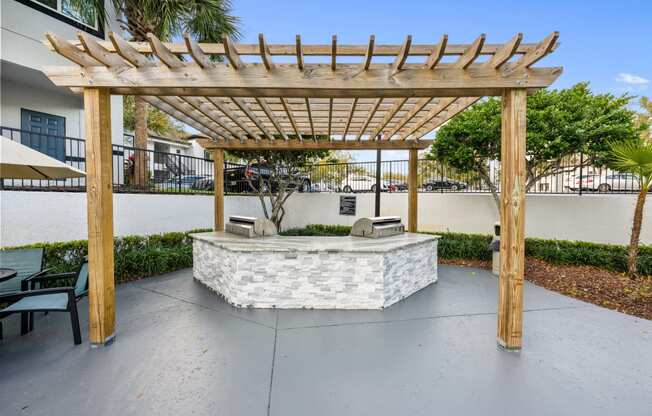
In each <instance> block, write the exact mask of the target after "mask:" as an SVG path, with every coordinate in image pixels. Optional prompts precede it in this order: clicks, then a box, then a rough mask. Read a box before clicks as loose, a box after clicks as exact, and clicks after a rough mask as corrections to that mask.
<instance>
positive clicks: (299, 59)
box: [270, 35, 303, 71]
mask: <svg viewBox="0 0 652 416" xmlns="http://www.w3.org/2000/svg"><path fill="white" fill-rule="evenodd" d="M295 48H296V55H297V67H298V68H299V70H300V71H303V47H302V46H301V35H297V37H296V44H295ZM270 53H271V51H270Z"/></svg>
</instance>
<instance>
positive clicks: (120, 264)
mask: <svg viewBox="0 0 652 416" xmlns="http://www.w3.org/2000/svg"><path fill="white" fill-rule="evenodd" d="M203 231H210V230H192V231H188V232H183V233H182V232H178V233H166V234H156V235H150V236H144V237H141V236H128V237H120V238H116V239H115V278H116V281H117V282H126V281H130V280H136V279H140V278H143V277H148V276H153V275H157V274H162V273H167V272H171V271H175V270H179V269H183V268H187V267H192V241H191V239H190V237H189V236H188V234H190V233H195V232H203ZM350 231H351V227H349V226H345V225H320V224H311V225H308V226H306V227H305V228H294V229H290V230H286V231H284V232H282V233H281V234H282V235H288V236H342V235H349V232H350ZM429 234H436V235H439V236H441V239H440V240H439V249H438V254H439V256H440V257H441V258H445V259H467V260H491V252H490V251H489V250H488V248H487V247H488V245H489V242H490V241H491V236H489V235H484V234H462V233H446V232H442V233H429ZM27 247H43V248H45V267H47V268H52V269H53V272H56V273H59V272H68V271H73V270H75V269H76V268H77V267H78V266H79V264H80V263H81V261H82V259H83V258H84V256H86V254H87V252H88V245H87V242H86V241H68V242H63V243H38V244H32V245H29V246H23V247H21V248H27ZM525 254H526V256H528V257H533V258H537V259H541V260H544V261H547V262H550V263H554V264H565V265H580V266H582V265H587V266H596V267H600V268H603V269H607V270H615V271H620V272H623V271H625V270H626V269H627V247H626V246H618V245H610V244H596V243H586V242H581V241H562V240H544V239H539V238H528V239H526V240H525ZM638 270H639V272H640V273H641V274H643V275H652V246H641V249H640V254H639V259H638Z"/></svg>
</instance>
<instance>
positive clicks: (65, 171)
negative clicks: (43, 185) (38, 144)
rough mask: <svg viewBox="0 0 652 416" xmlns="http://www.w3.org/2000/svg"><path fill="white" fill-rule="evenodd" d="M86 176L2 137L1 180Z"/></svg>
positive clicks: (0, 138) (0, 156)
mask: <svg viewBox="0 0 652 416" xmlns="http://www.w3.org/2000/svg"><path fill="white" fill-rule="evenodd" d="M83 176H86V174H85V173H84V172H83V171H81V170H79V169H75V168H73V167H72V166H68V165H66V164H65V163H63V162H60V161H58V160H57V159H54V158H51V157H50V156H48V155H45V154H43V153H41V152H38V151H36V150H34V149H31V148H29V147H27V146H23V145H22V144H20V143H18V142H15V141H13V140H10V139H8V138H6V137H4V136H0V179H63V178H81V177H83Z"/></svg>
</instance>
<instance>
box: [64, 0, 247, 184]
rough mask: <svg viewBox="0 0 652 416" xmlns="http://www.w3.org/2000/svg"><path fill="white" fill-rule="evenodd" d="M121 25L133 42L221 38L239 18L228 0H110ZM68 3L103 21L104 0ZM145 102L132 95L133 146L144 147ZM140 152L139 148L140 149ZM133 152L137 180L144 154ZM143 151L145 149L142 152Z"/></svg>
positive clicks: (233, 32) (143, 174)
mask: <svg viewBox="0 0 652 416" xmlns="http://www.w3.org/2000/svg"><path fill="white" fill-rule="evenodd" d="M112 2H113V7H114V9H115V12H116V14H117V16H118V22H120V24H121V27H122V29H123V30H125V31H126V32H127V33H128V34H129V35H130V36H131V40H133V41H136V42H145V41H147V33H149V32H151V33H153V34H155V35H156V36H157V37H158V38H159V39H161V40H163V41H170V40H172V39H173V38H175V37H179V36H181V35H182V34H183V33H188V34H190V35H191V36H192V37H194V38H195V39H197V40H198V41H199V42H221V38H222V35H229V36H231V37H232V38H236V39H237V38H238V37H239V36H240V33H239V30H238V24H239V19H238V18H237V17H235V16H232V15H231V3H230V1H229V0H184V1H179V0H112ZM70 5H71V6H72V7H73V8H75V9H76V10H79V11H80V12H83V13H85V14H88V13H92V14H93V15H94V16H97V18H98V23H99V24H100V25H103V24H104V23H105V22H106V19H107V10H106V9H105V7H104V0H90V1H89V0H71V1H70ZM147 111H148V108H147V103H146V102H145V101H144V100H142V99H141V98H140V97H139V96H136V97H135V123H134V124H135V126H134V136H135V137H134V139H135V140H134V147H136V148H142V149H146V148H147V137H148V128H147ZM139 153H140V152H139ZM139 153H136V158H135V159H136V160H135V165H136V166H135V171H136V178H138V179H137V180H139V181H140V180H143V181H145V182H143V183H141V185H144V184H145V183H146V178H147V176H148V175H147V163H146V159H145V155H140V154H139ZM142 153H145V152H142Z"/></svg>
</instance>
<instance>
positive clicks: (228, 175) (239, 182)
mask: <svg viewBox="0 0 652 416" xmlns="http://www.w3.org/2000/svg"><path fill="white" fill-rule="evenodd" d="M271 169H272V168H270V167H269V166H258V165H256V164H250V165H246V166H236V167H233V168H227V169H225V170H224V190H225V192H252V189H251V186H250V185H249V180H251V184H252V186H253V187H254V188H255V189H258V184H259V183H260V182H259V179H260V177H261V176H262V178H263V181H264V183H265V184H266V185H265V186H267V184H268V183H269V184H270V185H271V187H272V191H273V192H275V191H276V189H277V187H278V183H276V182H275V181H273V180H272V181H271V183H270V178H271V176H272V170H271ZM279 173H280V176H281V177H286V178H287V176H288V175H287V170H285V169H284V168H280V171H279ZM300 182H301V183H300V185H299V189H298V191H299V192H306V191H307V192H310V189H311V185H310V178H309V177H308V176H306V175H301V176H300ZM293 186H295V185H294V184H290V187H293Z"/></svg>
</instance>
